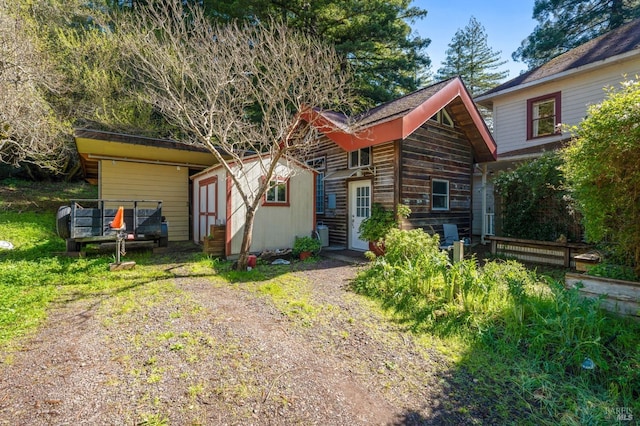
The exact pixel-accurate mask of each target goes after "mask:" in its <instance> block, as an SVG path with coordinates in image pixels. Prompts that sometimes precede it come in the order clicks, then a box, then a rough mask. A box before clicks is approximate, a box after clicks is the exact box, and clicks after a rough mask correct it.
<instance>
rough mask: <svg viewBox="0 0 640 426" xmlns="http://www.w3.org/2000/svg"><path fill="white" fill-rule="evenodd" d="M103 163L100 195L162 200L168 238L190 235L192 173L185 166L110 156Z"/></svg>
mask: <svg viewBox="0 0 640 426" xmlns="http://www.w3.org/2000/svg"><path fill="white" fill-rule="evenodd" d="M100 163H101V164H100V179H101V182H100V198H103V199H120V200H133V199H139V200H162V215H163V216H165V217H166V218H167V221H168V222H169V240H170V241H186V240H188V239H189V176H188V170H187V168H186V167H180V168H178V167H176V166H162V165H155V164H144V163H132V162H126V161H111V160H102V161H101V162H100ZM178 169H179V170H178Z"/></svg>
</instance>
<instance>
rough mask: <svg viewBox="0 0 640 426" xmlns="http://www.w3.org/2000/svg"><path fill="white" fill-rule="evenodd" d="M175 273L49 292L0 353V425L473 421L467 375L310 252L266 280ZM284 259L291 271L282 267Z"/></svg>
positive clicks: (474, 399)
mask: <svg viewBox="0 0 640 426" xmlns="http://www.w3.org/2000/svg"><path fill="white" fill-rule="evenodd" d="M168 268H169V269H170V270H171V271H172V272H173V275H174V278H172V279H166V280H158V281H152V282H149V283H144V284H140V285H137V286H134V287H132V288H130V289H127V290H125V291H123V292H122V293H121V294H118V295H109V296H100V297H95V298H91V299H80V300H61V301H59V302H58V303H57V304H56V305H55V306H54V307H53V309H52V310H51V312H50V314H49V319H48V321H47V323H46V324H45V325H44V326H43V327H42V328H41V329H40V331H39V332H38V333H37V335H35V336H32V337H31V338H29V339H26V340H25V341H23V342H22V344H21V347H20V348H19V350H13V351H11V352H5V353H1V352H0V360H2V361H3V362H2V363H1V364H0V424H3V425H4V424H6V425H81V424H85V425H110V424H113V425H122V424H128V425H142V424H146V425H154V424H155V425H164V424H170V425H219V424H220V425H222V424H238V425H240V424H241V425H246V424H256V425H264V424H274V425H279V424H304V425H307V424H309V425H312V424H314V425H315V424H317V425H354V424H355V425H358V424H381V425H382V424H456V425H457V424H480V423H482V424H486V423H490V421H491V416H490V408H489V405H488V404H487V401H484V400H483V398H482V396H481V395H475V394H474V392H473V378H472V377H469V376H468V374H466V373H464V372H463V371H460V370H458V369H455V368H454V367H453V365H452V364H451V363H450V362H448V361H447V360H446V359H445V358H444V357H443V356H442V355H441V354H439V353H438V352H437V351H436V350H435V349H433V348H431V347H429V343H425V342H424V339H423V340H421V341H420V342H418V340H417V338H416V337H415V336H413V335H412V334H411V333H410V332H408V331H406V330H405V329H403V326H402V325H401V324H397V323H395V322H393V321H391V320H389V319H388V318H386V317H385V316H384V314H383V313H382V312H380V311H379V309H378V308H377V307H376V304H375V303H374V302H372V301H370V300H368V299H366V298H364V297H362V296H359V295H356V294H354V293H352V292H351V291H350V290H349V289H348V286H347V285H348V281H349V280H350V279H351V278H353V276H354V275H355V274H356V272H357V266H353V265H349V264H347V263H343V262H340V261H337V260H330V259H323V260H321V261H319V262H317V263H312V264H298V265H297V266H295V268H293V269H294V271H293V272H291V273H288V274H286V275H282V276H279V277H276V278H274V279H272V280H269V281H263V282H251V283H235V284H229V283H227V282H225V281H222V280H221V279H219V278H218V277H216V276H215V275H211V274H206V273H195V272H194V271H193V270H191V269H190V267H189V264H176V265H171V266H168ZM295 269H297V270H295Z"/></svg>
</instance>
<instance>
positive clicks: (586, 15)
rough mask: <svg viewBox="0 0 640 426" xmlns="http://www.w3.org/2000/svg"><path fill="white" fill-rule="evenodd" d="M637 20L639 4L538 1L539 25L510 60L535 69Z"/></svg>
mask: <svg viewBox="0 0 640 426" xmlns="http://www.w3.org/2000/svg"><path fill="white" fill-rule="evenodd" d="M638 17H640V1H639V0H536V1H535V4H534V6H533V18H534V19H535V20H537V21H538V25H537V26H536V28H535V29H534V30H533V32H532V33H531V34H530V35H529V36H528V37H527V38H526V39H524V40H523V41H522V43H521V44H520V47H519V48H518V50H516V51H515V52H514V53H513V54H512V55H511V56H512V58H513V59H514V60H515V61H522V62H524V63H526V64H527V65H528V66H529V69H533V68H536V67H538V66H540V65H542V64H544V63H545V62H548V61H550V60H551V59H553V58H555V57H556V56H558V55H561V54H562V53H564V52H566V51H568V50H571V49H573V48H574V47H577V46H579V45H581V44H583V43H586V42H587V41H589V40H592V39H594V38H596V37H598V36H600V35H602V34H604V33H606V32H608V31H611V30H613V29H615V28H618V27H619V26H621V25H623V24H626V23H627V22H629V21H632V20H634V19H636V18H638Z"/></svg>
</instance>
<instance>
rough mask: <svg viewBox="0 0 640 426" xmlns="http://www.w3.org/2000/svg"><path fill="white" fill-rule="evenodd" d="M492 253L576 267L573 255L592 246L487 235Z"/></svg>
mask: <svg viewBox="0 0 640 426" xmlns="http://www.w3.org/2000/svg"><path fill="white" fill-rule="evenodd" d="M486 239H487V240H488V241H491V254H493V255H502V256H507V257H515V258H517V259H518V260H521V261H523V262H530V263H538V264H542V265H552V266H563V267H565V268H574V267H575V261H574V259H573V257H574V256H575V255H578V254H582V253H585V252H587V251H589V249H590V248H591V246H590V245H588V244H584V243H569V242H566V243H562V242H554V241H536V240H523V239H519V238H509V237H495V236H487V237H486Z"/></svg>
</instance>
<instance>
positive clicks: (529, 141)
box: [473, 19, 640, 236]
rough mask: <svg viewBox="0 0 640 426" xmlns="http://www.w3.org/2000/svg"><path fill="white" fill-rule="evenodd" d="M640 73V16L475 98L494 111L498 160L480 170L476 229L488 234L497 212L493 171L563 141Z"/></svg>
mask: <svg viewBox="0 0 640 426" xmlns="http://www.w3.org/2000/svg"><path fill="white" fill-rule="evenodd" d="M639 77H640V19H639V20H635V21H632V22H630V23H628V24H626V25H624V26H622V27H619V28H617V29H615V30H613V31H611V32H609V33H607V34H605V35H602V36H600V37H598V38H596V39H594V40H591V41H589V42H587V43H585V44H583V45H581V46H578V47H576V48H574V49H572V50H570V51H568V52H566V53H564V54H562V55H560V56H558V57H556V58H554V59H552V60H551V61H549V62H548V63H546V64H544V65H542V66H540V67H538V68H536V69H534V70H531V71H529V72H527V73H525V74H522V75H520V76H518V77H516V78H514V79H512V80H509V81H507V82H506V83H504V84H502V85H500V86H498V87H496V88H494V89H492V90H490V91H488V92H486V93H484V94H482V95H480V96H478V97H477V98H475V101H476V102H477V103H478V104H480V105H482V106H485V107H487V108H489V109H491V110H492V111H493V126H494V127H493V137H494V139H495V141H496V144H497V146H498V161H497V162H494V163H487V164H485V165H480V167H478V168H477V169H476V172H475V174H474V196H475V195H478V194H480V193H482V192H484V191H486V192H487V194H488V195H487V198H486V207H485V210H484V211H483V209H482V203H474V220H473V233H474V234H476V235H483V236H484V235H485V234H486V229H483V228H484V227H485V226H487V224H488V222H490V221H491V219H492V216H491V214H492V213H493V212H495V206H494V203H493V197H492V192H493V187H492V185H491V176H492V174H493V173H495V172H497V171H499V170H504V169H508V168H512V167H514V166H515V165H517V164H518V162H520V161H523V160H527V159H531V158H535V157H538V156H540V155H541V154H542V153H543V152H545V151H548V150H554V149H558V148H559V147H561V146H563V145H564V143H566V142H567V141H568V140H569V138H570V134H569V133H568V132H567V131H566V130H565V129H564V126H562V125H568V126H573V125H577V124H579V123H580V122H581V121H582V120H583V119H584V118H585V116H586V115H587V108H588V107H589V106H590V105H593V104H597V103H600V102H602V100H604V98H605V96H606V91H605V89H606V88H609V87H614V88H615V87H619V86H620V83H621V82H622V81H623V80H625V79H628V78H639ZM483 172H484V178H485V180H486V184H485V185H483ZM474 198H475V197H474ZM489 228H490V227H489ZM483 231H484V232H483Z"/></svg>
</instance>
